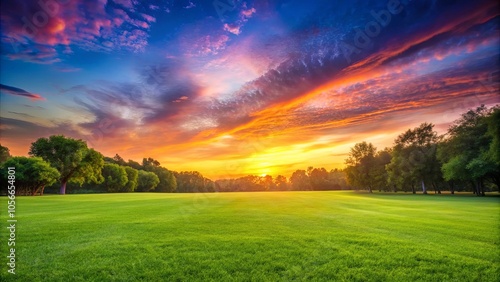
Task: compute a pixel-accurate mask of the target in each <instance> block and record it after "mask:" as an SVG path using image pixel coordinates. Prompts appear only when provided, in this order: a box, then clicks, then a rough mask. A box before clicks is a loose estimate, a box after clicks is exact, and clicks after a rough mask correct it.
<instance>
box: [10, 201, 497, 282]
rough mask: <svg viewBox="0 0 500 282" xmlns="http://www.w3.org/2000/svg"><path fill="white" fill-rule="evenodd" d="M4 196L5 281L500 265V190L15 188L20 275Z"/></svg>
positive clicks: (270, 276)
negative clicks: (30, 192)
mask: <svg viewBox="0 0 500 282" xmlns="http://www.w3.org/2000/svg"><path fill="white" fill-rule="evenodd" d="M6 200H7V199H6V198H5V197H2V201H1V203H2V213H1V215H2V216H1V222H2V228H1V230H2V233H1V238H2V241H3V242H1V254H2V265H3V266H2V272H1V274H0V280H2V281H11V280H12V281H14V280H17V281H139V280H140V281H498V278H499V277H500V268H499V265H500V251H499V250H500V246H499V244H500V197H494V196H488V197H474V196H471V195H411V194H404V193H398V194H365V193H356V192H255V193H212V194H164V193H162V194H159V193H128V194H93V195H65V196H60V195H46V196H42V197H18V198H17V208H16V213H17V216H18V217H17V219H18V223H17V229H16V232H17V233H16V236H17V237H16V240H17V241H16V258H17V265H16V275H15V277H14V275H11V274H8V273H7V267H6V264H5V262H6V261H7V259H6V257H5V254H6V253H7V250H6V248H7V247H6V246H7V236H8V234H7V233H6V231H8V230H7V229H6V228H5V226H7V223H6V220H7V217H6V213H4V212H3V210H6V207H7V204H6ZM4 207H5V208H4ZM13 278H16V279H13Z"/></svg>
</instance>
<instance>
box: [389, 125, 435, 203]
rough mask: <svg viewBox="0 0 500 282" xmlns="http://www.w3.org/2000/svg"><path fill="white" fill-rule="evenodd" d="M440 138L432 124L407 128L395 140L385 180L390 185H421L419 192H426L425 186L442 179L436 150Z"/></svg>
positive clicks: (413, 186) (413, 187)
mask: <svg viewBox="0 0 500 282" xmlns="http://www.w3.org/2000/svg"><path fill="white" fill-rule="evenodd" d="M439 140H440V138H439V136H438V134H437V133H436V132H435V131H434V125H433V124H431V123H422V124H421V125H420V126H419V127H416V128H414V129H408V130H407V131H406V132H404V133H402V134H400V135H399V136H398V138H396V140H395V146H394V148H393V151H392V159H391V163H390V164H389V165H388V166H387V168H388V176H389V177H388V178H389V179H390V181H391V183H392V184H393V185H411V187H412V191H413V193H415V192H416V191H415V185H416V184H417V183H418V182H420V184H421V185H422V192H423V193H424V194H426V193H427V188H426V186H425V183H426V182H427V183H431V182H436V181H439V179H441V175H440V164H439V162H438V161H437V156H436V150H437V145H438V142H439Z"/></svg>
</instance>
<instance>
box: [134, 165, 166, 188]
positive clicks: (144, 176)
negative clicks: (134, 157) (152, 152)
mask: <svg viewBox="0 0 500 282" xmlns="http://www.w3.org/2000/svg"><path fill="white" fill-rule="evenodd" d="M138 172H139V173H138V177H137V189H136V191H138V192H152V191H154V189H155V188H156V186H157V185H158V183H160V179H159V178H158V176H157V175H156V174H155V173H154V172H149V171H144V170H139V171H138Z"/></svg>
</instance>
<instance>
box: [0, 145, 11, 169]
mask: <svg viewBox="0 0 500 282" xmlns="http://www.w3.org/2000/svg"><path fill="white" fill-rule="evenodd" d="M10 157H12V156H11V155H10V150H9V148H7V147H4V146H2V144H0V164H1V163H3V162H5V161H6V160H8V159H9V158H10Z"/></svg>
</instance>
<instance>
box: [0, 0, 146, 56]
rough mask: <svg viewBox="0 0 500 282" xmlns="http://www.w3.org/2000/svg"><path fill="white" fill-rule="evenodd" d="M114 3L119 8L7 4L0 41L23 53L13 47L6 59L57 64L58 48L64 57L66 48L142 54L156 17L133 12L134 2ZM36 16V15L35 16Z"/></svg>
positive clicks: (101, 0) (32, 1)
mask: <svg viewBox="0 0 500 282" xmlns="http://www.w3.org/2000/svg"><path fill="white" fill-rule="evenodd" d="M114 2H115V3H116V4H118V5H120V6H121V7H122V9H107V5H108V4H107V1H105V0H88V1H83V0H79V1H66V2H64V3H59V2H53V3H55V4H54V5H53V6H49V8H47V7H45V6H44V7H41V6H42V5H44V3H45V4H46V3H52V2H43V1H36V0H27V1H22V2H9V3H6V4H5V5H3V7H2V13H1V20H2V29H3V30H2V33H3V34H5V36H3V37H2V41H3V43H7V44H9V43H11V44H12V45H13V46H15V45H22V47H23V48H17V49H21V50H15V48H14V52H13V53H10V54H5V55H6V56H7V57H8V58H10V59H20V60H25V61H34V62H39V63H52V62H55V61H57V59H56V58H55V57H57V52H56V51H55V50H59V49H55V48H54V47H60V46H64V48H62V49H64V50H65V52H71V46H79V47H81V48H83V49H87V50H94V51H96V50H97V51H111V50H114V49H124V50H129V51H134V52H140V51H143V50H144V49H145V47H146V46H147V41H148V36H149V35H148V33H147V32H146V31H148V30H149V28H150V23H152V22H155V21H156V18H154V17H153V16H150V15H148V14H144V13H136V12H135V6H136V5H139V4H140V3H138V1H134V0H115V1H114ZM46 5H48V4H46ZM40 11H42V12H44V14H43V15H45V16H44V17H42V16H40V15H41V14H40V13H38V12H40ZM36 13H38V14H36ZM35 14H36V15H38V16H36V17H35V16H34V15H35ZM125 31H126V33H125ZM124 33H125V36H123V35H124ZM131 41H132V42H131ZM41 46H45V47H43V48H42V47H41ZM41 49H45V51H43V50H42V51H40V50H41ZM47 50H48V51H50V52H47ZM54 52H56V56H54ZM30 57H32V58H31V59H30ZM44 58H45V62H44V60H43V59H44Z"/></svg>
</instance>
